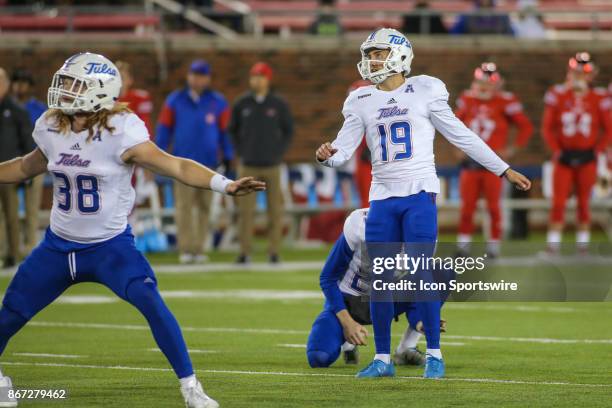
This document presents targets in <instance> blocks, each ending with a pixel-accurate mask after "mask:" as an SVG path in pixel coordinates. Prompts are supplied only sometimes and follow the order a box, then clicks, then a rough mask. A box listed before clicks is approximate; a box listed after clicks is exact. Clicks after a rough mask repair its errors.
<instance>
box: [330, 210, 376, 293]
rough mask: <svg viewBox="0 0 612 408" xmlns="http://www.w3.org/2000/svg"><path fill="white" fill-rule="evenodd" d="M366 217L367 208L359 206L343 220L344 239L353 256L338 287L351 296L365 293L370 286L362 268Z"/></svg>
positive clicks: (366, 273)
mask: <svg viewBox="0 0 612 408" xmlns="http://www.w3.org/2000/svg"><path fill="white" fill-rule="evenodd" d="M367 217H368V209H367V208H360V209H358V210H355V211H353V212H352V213H351V214H350V215H349V216H348V217H347V218H346V220H345V221H344V229H343V231H342V232H343V234H344V239H345V240H346V243H347V244H348V246H349V248H351V250H352V251H353V257H352V259H351V261H350V263H349V266H348V269H347V271H346V273H345V274H344V276H343V277H342V279H341V280H340V282H339V283H338V287H339V288H340V291H341V292H342V293H346V294H349V295H353V296H361V295H366V294H368V292H369V288H370V283H369V281H370V279H369V277H368V272H367V271H365V270H362V268H361V263H362V261H363V259H362V247H363V243H364V242H365V222H366V218H367Z"/></svg>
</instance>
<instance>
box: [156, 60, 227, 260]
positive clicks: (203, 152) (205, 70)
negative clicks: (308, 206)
mask: <svg viewBox="0 0 612 408" xmlns="http://www.w3.org/2000/svg"><path fill="white" fill-rule="evenodd" d="M210 82H211V67H210V65H209V64H208V62H206V61H204V60H195V61H193V62H192V63H191V66H190V69H189V73H188V74H187V86H186V87H185V88H183V89H179V90H176V91H174V92H172V93H171V94H170V95H168V97H167V98H166V101H165V103H164V106H163V107H162V110H161V113H160V115H159V119H158V123H157V129H156V136H157V145H158V146H159V147H160V148H161V149H163V150H167V151H169V152H170V153H172V154H173V155H175V156H178V157H184V158H187V159H191V160H194V161H196V162H198V163H200V164H203V165H204V166H206V167H209V168H211V169H216V168H217V167H219V165H220V164H221V162H222V161H223V162H224V164H225V165H226V168H227V166H228V165H229V163H230V162H231V160H232V159H233V157H234V151H233V148H232V146H231V143H230V141H229V138H228V135H227V132H226V130H227V126H228V123H229V118H230V107H229V104H228V102H227V101H226V99H225V97H224V96H223V95H222V94H220V93H219V92H216V91H213V90H212V89H210ZM174 193H175V201H176V206H175V210H176V211H175V214H176V215H175V217H176V218H175V219H176V224H177V229H178V235H177V238H178V249H179V260H180V262H181V263H192V262H197V263H200V262H204V261H205V260H206V256H205V255H204V254H203V251H204V245H205V241H206V238H207V237H208V218H209V213H210V203H211V199H212V192H211V191H208V190H197V189H194V188H191V187H188V186H185V185H183V184H181V183H175V184H174Z"/></svg>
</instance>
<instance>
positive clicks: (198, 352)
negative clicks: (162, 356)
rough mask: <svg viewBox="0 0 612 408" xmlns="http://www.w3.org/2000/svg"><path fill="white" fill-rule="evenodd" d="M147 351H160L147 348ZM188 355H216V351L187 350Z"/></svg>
mask: <svg viewBox="0 0 612 408" xmlns="http://www.w3.org/2000/svg"><path fill="white" fill-rule="evenodd" d="M147 351H155V352H159V353H161V350H160V349H158V348H148V349H147ZM188 351H189V354H215V353H218V352H219V351H218V350H199V349H189V350H188Z"/></svg>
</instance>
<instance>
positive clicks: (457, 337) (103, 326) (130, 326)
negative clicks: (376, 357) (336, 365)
mask: <svg viewBox="0 0 612 408" xmlns="http://www.w3.org/2000/svg"><path fill="white" fill-rule="evenodd" d="M28 326H34V327H72V328H79V329H112V330H117V329H119V330H147V331H148V330H150V329H149V326H146V325H133V324H106V323H71V322H66V323H64V322H39V321H34V322H30V323H28ZM182 330H183V331H186V332H208V333H249V334H300V335H303V334H309V333H310V332H309V331H308V330H286V329H263V328H262V329H253V328H240V327H189V326H185V327H182ZM397 336H399V334H398V335H397ZM442 337H443V338H446V339H449V340H477V341H507V342H517V343H550V344H612V339H558V338H540V337H501V336H461V335H449V334H443V335H442Z"/></svg>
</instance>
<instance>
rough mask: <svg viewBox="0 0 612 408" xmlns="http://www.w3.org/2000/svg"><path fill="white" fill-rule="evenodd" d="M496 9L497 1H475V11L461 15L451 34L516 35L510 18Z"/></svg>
mask: <svg viewBox="0 0 612 408" xmlns="http://www.w3.org/2000/svg"><path fill="white" fill-rule="evenodd" d="M495 8H496V4H495V0H474V11H473V12H470V13H465V14H460V15H459V17H458V18H457V21H456V22H455V24H454V25H453V27H452V28H451V30H450V33H451V34H500V35H514V31H513V29H512V23H511V21H510V16H509V15H508V14H507V13H504V12H501V11H496V10H495Z"/></svg>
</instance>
